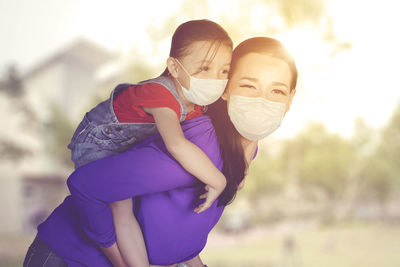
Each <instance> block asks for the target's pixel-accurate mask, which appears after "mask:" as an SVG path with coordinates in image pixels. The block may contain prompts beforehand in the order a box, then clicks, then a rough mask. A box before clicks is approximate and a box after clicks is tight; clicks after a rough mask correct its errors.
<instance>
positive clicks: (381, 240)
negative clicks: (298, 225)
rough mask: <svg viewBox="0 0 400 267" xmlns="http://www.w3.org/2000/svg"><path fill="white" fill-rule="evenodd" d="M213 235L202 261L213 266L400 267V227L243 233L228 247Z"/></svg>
mask: <svg viewBox="0 0 400 267" xmlns="http://www.w3.org/2000/svg"><path fill="white" fill-rule="evenodd" d="M212 235H213V234H211V236H210V239H209V242H208V245H207V247H206V248H205V250H203V252H202V254H201V257H202V259H203V261H204V262H205V263H207V264H208V265H209V266H213V267H225V266H229V267H234V266H240V267H251V266H257V267H262V266H266V267H267V266H268V267H300V266H301V267H378V266H379V267H398V266H400V225H396V226H387V225H379V224H365V223H364V224H363V223H346V224H338V225H334V226H330V227H316V226H314V227H305V228H303V229H296V230H293V229H288V228H286V229H284V230H282V229H276V230H275V231H264V232H258V233H257V234H255V235H254V234H253V233H248V234H247V235H253V237H248V236H247V237H246V234H241V235H239V236H237V242H234V243H233V242H230V243H229V244H226V243H225V245H223V246H222V245H221V244H222V243H223V242H224V241H221V240H222V238H221V237H213V236H212ZM213 239H214V240H216V241H217V242H216V243H215V244H213ZM285 240H286V242H285ZM218 242H219V243H220V244H217V243H218ZM285 243H286V245H284V244H285Z"/></svg>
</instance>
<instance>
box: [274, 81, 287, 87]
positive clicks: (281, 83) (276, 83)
mask: <svg viewBox="0 0 400 267" xmlns="http://www.w3.org/2000/svg"><path fill="white" fill-rule="evenodd" d="M272 85H278V86H284V87H289V86H288V85H287V84H286V83H283V82H272Z"/></svg>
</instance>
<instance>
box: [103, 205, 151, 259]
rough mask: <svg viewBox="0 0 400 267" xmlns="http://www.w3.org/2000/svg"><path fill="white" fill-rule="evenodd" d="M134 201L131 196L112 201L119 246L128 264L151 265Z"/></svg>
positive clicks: (111, 206)
mask: <svg viewBox="0 0 400 267" xmlns="http://www.w3.org/2000/svg"><path fill="white" fill-rule="evenodd" d="M132 203H133V201H132V199H131V198H128V199H125V200H121V201H116V202H113V203H110V208H111V212H112V214H113V219H114V227H115V232H116V234H117V244H118V248H119V251H120V253H121V256H122V258H123V259H124V261H125V263H126V264H127V265H128V266H149V261H148V257H147V251H146V246H145V244H144V240H143V234H142V231H141V229H140V226H139V224H138V222H137V220H136V218H135V216H134V214H133V205H132Z"/></svg>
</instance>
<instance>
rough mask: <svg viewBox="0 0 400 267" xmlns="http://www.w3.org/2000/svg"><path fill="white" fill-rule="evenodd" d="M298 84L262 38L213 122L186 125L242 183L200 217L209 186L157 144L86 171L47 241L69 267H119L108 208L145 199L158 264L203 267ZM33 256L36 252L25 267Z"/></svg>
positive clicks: (247, 52)
mask: <svg viewBox="0 0 400 267" xmlns="http://www.w3.org/2000/svg"><path fill="white" fill-rule="evenodd" d="M296 81H297V70H296V66H295V63H294V61H293V59H292V58H291V56H290V55H289V54H288V53H287V52H286V50H285V48H284V47H283V46H282V45H281V44H280V43H279V42H278V41H276V40H274V39H271V38H262V37H258V38H252V39H248V40H246V41H244V42H242V43H241V44H240V45H239V46H238V47H237V48H235V50H234V52H233V56H232V63H231V72H230V77H229V83H228V86H227V88H226V91H225V93H224V94H223V96H222V99H220V100H218V101H217V102H216V103H214V104H212V105H210V106H209V110H208V112H207V115H208V116H209V117H207V116H201V117H197V118H195V119H192V120H189V121H187V122H186V123H184V124H183V125H182V129H183V131H184V133H185V136H186V138H187V139H188V140H190V141H191V142H193V143H194V144H196V145H198V146H199V147H200V148H201V149H202V150H203V151H204V152H205V153H206V154H207V156H208V157H209V158H210V159H211V160H212V161H213V163H214V164H215V165H216V166H217V167H218V168H219V169H221V170H222V172H223V173H224V175H225V176H226V177H228V176H229V177H230V179H232V180H234V181H235V183H232V186H229V187H227V188H226V189H225V191H224V192H223V193H222V195H221V196H220V197H219V198H218V201H216V202H214V203H213V205H212V206H211V207H210V208H209V209H208V210H206V211H205V212H203V213H201V214H197V213H195V212H194V211H193V209H194V207H195V206H197V205H198V204H199V203H198V201H196V200H197V197H198V195H199V194H201V193H202V192H201V189H202V187H203V185H202V184H201V183H200V182H198V180H196V179H195V178H194V177H193V176H191V175H190V174H189V173H187V172H186V171H185V170H184V169H182V167H181V166H180V165H179V164H178V163H177V162H176V161H174V160H173V158H172V157H171V155H169V154H168V153H167V151H166V148H165V146H164V144H163V143H162V142H161V141H160V137H159V136H158V135H155V136H151V137H149V138H148V139H146V140H145V141H143V142H142V143H141V144H139V145H138V146H136V147H134V148H132V149H130V150H128V151H127V152H125V153H123V154H120V155H115V156H111V157H107V158H104V159H101V160H98V161H95V162H92V163H89V164H87V165H86V166H83V167H81V168H78V169H77V170H76V171H75V172H74V173H73V174H72V175H71V176H70V178H69V180H68V186H69V188H70V191H71V196H68V197H67V198H66V199H65V200H64V202H63V203H62V204H61V205H60V206H59V207H58V208H56V210H55V211H54V212H53V213H52V214H51V215H50V216H49V218H48V219H47V220H46V221H45V222H44V223H42V224H41V225H40V226H39V227H38V238H39V239H41V240H42V242H44V243H45V244H47V246H48V247H49V248H50V249H51V251H52V253H55V254H57V255H58V256H57V257H61V258H62V259H63V260H64V261H65V262H67V263H68V264H69V266H85V265H87V266H111V263H110V262H109V261H108V260H107V258H106V257H105V256H104V254H105V255H107V256H108V257H109V259H110V260H111V261H112V262H114V260H117V259H118V247H116V246H115V232H114V227H113V221H112V214H111V211H110V208H109V203H112V202H115V201H119V200H123V199H127V198H131V197H137V198H136V200H135V201H136V202H135V206H136V211H135V215H136V217H137V220H138V222H139V223H140V225H141V229H142V232H143V236H144V239H145V243H146V248H147V252H148V256H149V261H150V263H151V264H159V265H168V264H176V263H178V262H183V261H189V262H190V264H192V266H202V263H201V260H200V258H199V257H198V255H199V253H200V252H201V250H202V249H203V248H204V246H205V244H206V241H207V235H208V233H209V232H210V231H211V229H212V228H213V227H214V225H215V224H216V223H217V221H218V220H219V218H220V216H221V214H222V212H223V209H224V207H225V205H227V204H228V203H229V202H230V201H232V199H233V197H234V195H235V193H236V190H237V189H238V188H241V187H242V186H243V183H244V180H243V178H244V175H245V172H246V170H247V168H248V166H249V163H250V161H251V159H252V158H253V157H254V155H255V152H256V148H257V140H260V139H262V138H264V137H265V136H267V135H268V134H270V133H271V132H272V131H274V130H275V129H276V128H278V127H279V125H280V123H281V120H282V119H283V116H284V114H285V113H286V112H287V111H288V109H289V107H290V105H291V102H292V99H293V97H294V95H295V87H296ZM102 251H103V252H104V254H103V253H102ZM31 255H32V253H30V252H29V251H28V254H27V258H26V263H27V262H29V261H30V260H32V257H31ZM51 255H53V254H51ZM30 257H31V258H30ZM53 258H54V257H53ZM26 265H27V266H29V264H26ZM32 266H33V265H32ZM53 266H55V265H53ZM60 266H62V265H60Z"/></svg>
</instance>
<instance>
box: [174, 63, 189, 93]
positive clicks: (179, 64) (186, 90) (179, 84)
mask: <svg viewBox="0 0 400 267" xmlns="http://www.w3.org/2000/svg"><path fill="white" fill-rule="evenodd" d="M175 59H176V61H177V62H178V63H179V65H181V67H182V69H183V71H184V72H185V73H186V74H187V75H188V76H189V88H190V78H191V77H192V76H190V74H189V72H188V71H187V70H186V69H185V67H184V66H183V65H182V63H181V62H180V61H179V60H178V59H177V58H175ZM176 81H177V82H178V83H179V85H180V86H181V87H182V88H183V89H185V90H186V91H189V90H188V89H186V87H184V86H183V85H182V84H181V83H180V82H179V80H178V79H176Z"/></svg>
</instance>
